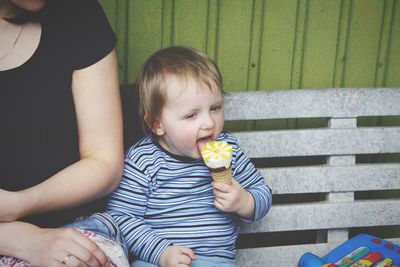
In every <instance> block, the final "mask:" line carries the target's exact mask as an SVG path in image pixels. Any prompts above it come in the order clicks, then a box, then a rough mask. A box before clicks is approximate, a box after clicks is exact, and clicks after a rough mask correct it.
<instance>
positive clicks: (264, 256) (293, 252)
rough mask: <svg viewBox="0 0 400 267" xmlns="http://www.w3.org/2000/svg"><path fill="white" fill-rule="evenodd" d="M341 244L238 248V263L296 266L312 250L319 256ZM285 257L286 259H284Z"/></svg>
mask: <svg viewBox="0 0 400 267" xmlns="http://www.w3.org/2000/svg"><path fill="white" fill-rule="evenodd" d="M338 245H340V244H327V243H321V244H312V245H293V246H279V247H269V248H252V249H238V250H237V258H236V264H237V266H238V267H249V266H268V267H269V266H271V267H272V266H285V267H295V266H297V264H298V261H299V260H300V257H301V256H302V255H303V254H304V253H306V252H311V253H313V254H315V255H318V256H323V255H325V254H326V253H328V252H329V251H330V250H332V249H334V248H335V247H336V246H338ZM283 259H285V260H283Z"/></svg>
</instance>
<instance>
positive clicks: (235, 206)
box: [212, 179, 254, 218]
mask: <svg viewBox="0 0 400 267" xmlns="http://www.w3.org/2000/svg"><path fill="white" fill-rule="evenodd" d="M212 185H213V187H214V190H213V192H214V196H215V200H214V205H215V207H216V208H217V209H219V210H221V211H224V212H234V213H236V214H238V215H240V216H243V217H247V218H250V217H252V216H253V214H254V198H253V196H252V195H251V194H250V193H249V192H248V191H246V190H245V189H244V188H243V187H242V186H241V185H240V184H239V183H238V182H237V181H236V180H235V179H232V184H230V185H229V184H223V183H215V182H214V183H212Z"/></svg>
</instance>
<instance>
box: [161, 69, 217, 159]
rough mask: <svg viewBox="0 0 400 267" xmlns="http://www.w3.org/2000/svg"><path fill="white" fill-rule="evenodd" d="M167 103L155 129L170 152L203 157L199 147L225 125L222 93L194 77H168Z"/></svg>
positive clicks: (212, 137) (215, 135)
mask: <svg viewBox="0 0 400 267" xmlns="http://www.w3.org/2000/svg"><path fill="white" fill-rule="evenodd" d="M167 84H168V88H167V99H168V100H167V103H166V105H165V107H164V108H163V111H162V114H161V118H159V120H158V121H157V123H156V127H155V129H154V131H155V133H156V134H157V135H158V136H159V142H160V145H161V146H163V147H164V148H165V149H166V150H168V151H169V152H171V153H173V154H175V155H180V156H188V157H191V158H200V152H199V148H201V146H202V145H204V144H205V143H206V142H209V141H211V140H214V139H215V138H216V137H217V136H218V134H219V133H220V132H221V131H222V128H223V126H224V111H223V98H222V92H221V90H220V89H219V88H217V87H216V86H213V88H211V90H210V88H209V87H208V86H207V85H206V84H204V83H200V82H197V81H195V80H193V79H192V78H188V79H187V80H185V79H178V78H176V77H175V76H171V77H168V78H167Z"/></svg>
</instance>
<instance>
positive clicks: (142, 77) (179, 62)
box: [136, 46, 222, 133]
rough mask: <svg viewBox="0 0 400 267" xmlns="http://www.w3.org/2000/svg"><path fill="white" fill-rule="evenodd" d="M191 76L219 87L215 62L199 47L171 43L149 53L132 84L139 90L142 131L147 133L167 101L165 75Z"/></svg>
mask: <svg viewBox="0 0 400 267" xmlns="http://www.w3.org/2000/svg"><path fill="white" fill-rule="evenodd" d="M171 75H173V76H175V77H177V78H178V79H188V78H192V79H194V80H195V81H197V82H202V83H204V84H206V85H207V86H208V87H209V89H210V90H211V88H213V86H216V87H217V88H219V89H220V90H221V91H222V76H221V73H220V71H219V69H218V66H217V65H216V64H215V63H214V62H213V61H212V60H211V59H210V58H209V57H208V56H207V55H206V54H205V53H203V52H201V51H200V50H197V49H194V48H191V47H185V46H172V47H168V48H165V49H161V50H159V51H157V52H155V53H154V54H153V55H151V56H150V57H149V58H148V59H147V61H146V62H145V63H144V65H143V67H142V68H141V70H140V72H139V75H138V78H137V80H136V85H137V88H138V90H139V115H140V118H141V122H142V127H143V130H144V131H145V133H151V132H152V127H153V125H154V122H155V120H156V119H157V118H158V117H159V116H161V112H162V109H163V108H164V105H165V104H166V101H167V93H166V90H167V84H166V80H167V77H168V76H171Z"/></svg>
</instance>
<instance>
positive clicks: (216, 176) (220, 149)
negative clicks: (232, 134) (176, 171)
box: [201, 141, 232, 184]
mask: <svg viewBox="0 0 400 267" xmlns="http://www.w3.org/2000/svg"><path fill="white" fill-rule="evenodd" d="M201 156H202V157H203V160H204V162H205V163H206V165H207V167H208V169H209V170H210V172H211V176H212V179H213V181H214V182H217V183H224V184H232V169H231V161H232V146H231V145H229V144H228V143H226V142H220V141H212V142H209V143H207V144H205V145H204V146H203V147H202V149H201Z"/></svg>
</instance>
